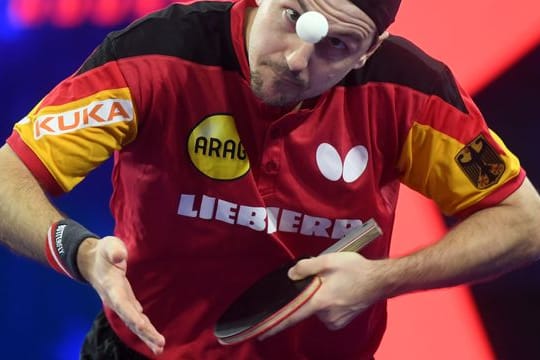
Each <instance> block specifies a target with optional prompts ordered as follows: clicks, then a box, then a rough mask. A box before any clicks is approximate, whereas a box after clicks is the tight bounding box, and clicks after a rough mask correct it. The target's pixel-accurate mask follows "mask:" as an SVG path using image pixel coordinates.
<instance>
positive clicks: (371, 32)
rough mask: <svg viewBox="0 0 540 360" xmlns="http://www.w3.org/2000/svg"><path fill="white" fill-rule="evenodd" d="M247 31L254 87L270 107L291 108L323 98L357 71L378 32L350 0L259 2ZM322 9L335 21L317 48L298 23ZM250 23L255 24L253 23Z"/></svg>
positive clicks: (252, 84)
mask: <svg viewBox="0 0 540 360" xmlns="http://www.w3.org/2000/svg"><path fill="white" fill-rule="evenodd" d="M258 4H259V7H258V8H257V10H256V12H254V13H255V14H254V16H253V18H252V22H251V26H249V25H248V28H247V32H246V34H247V52H248V59H249V65H250V71H251V87H252V90H253V92H254V93H255V95H256V96H257V97H259V98H260V99H261V100H262V101H264V102H265V103H267V104H270V105H275V106H286V105H292V104H296V103H298V102H300V101H302V100H304V99H309V98H312V97H314V96H317V95H320V94H321V93H323V92H325V91H326V90H327V89H329V88H330V87H332V86H334V85H335V84H337V83H338V82H339V81H341V80H342V79H343V77H345V75H346V74H347V73H348V72H349V71H350V70H352V69H354V68H357V67H360V66H362V64H363V62H362V56H363V55H365V54H366V52H367V51H368V50H369V48H370V46H371V45H372V43H373V39H374V37H375V34H376V29H375V24H374V23H373V21H372V20H371V19H370V18H369V17H368V16H367V15H366V14H365V13H364V12H363V11H361V10H360V9H359V8H358V7H356V6H355V5H353V4H352V3H351V2H350V1H348V0H259V2H258ZM306 11H318V12H320V13H321V14H323V15H324V16H325V17H326V19H327V20H328V23H329V30H328V35H327V36H326V37H325V38H324V39H322V40H321V41H320V42H318V43H316V44H310V43H307V42H304V41H302V40H301V39H300V38H299V37H298V35H297V34H296V31H295V25H296V20H297V19H298V17H299V16H300V15H301V14H303V13H304V12H306ZM248 24H249V22H248Z"/></svg>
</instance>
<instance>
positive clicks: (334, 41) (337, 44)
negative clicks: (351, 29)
mask: <svg viewBox="0 0 540 360" xmlns="http://www.w3.org/2000/svg"><path fill="white" fill-rule="evenodd" d="M327 41H328V44H329V45H330V46H331V47H333V48H335V49H339V50H344V49H346V48H347V45H346V44H345V43H344V42H343V41H341V40H340V39H338V38H335V37H329V38H327Z"/></svg>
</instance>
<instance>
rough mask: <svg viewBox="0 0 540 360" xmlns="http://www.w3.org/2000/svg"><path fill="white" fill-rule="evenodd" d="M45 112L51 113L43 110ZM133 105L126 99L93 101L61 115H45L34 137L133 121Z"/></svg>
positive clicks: (36, 127)
mask: <svg viewBox="0 0 540 360" xmlns="http://www.w3.org/2000/svg"><path fill="white" fill-rule="evenodd" d="M43 110H45V111H42V113H43V112H51V111H50V109H47V108H45V109H43ZM133 115H134V113H133V105H132V103H131V101H129V100H124V99H108V100H101V101H93V102H91V103H90V104H88V105H86V106H82V107H78V108H75V109H73V110H67V111H64V112H61V113H50V114H43V115H40V116H38V117H37V119H36V121H35V124H34V137H35V138H36V139H39V138H40V137H42V136H45V135H60V134H64V133H68V132H73V131H76V130H79V129H84V128H88V127H96V126H106V125H109V124H113V123H117V122H122V121H131V120H133Z"/></svg>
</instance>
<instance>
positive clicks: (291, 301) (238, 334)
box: [214, 219, 382, 345]
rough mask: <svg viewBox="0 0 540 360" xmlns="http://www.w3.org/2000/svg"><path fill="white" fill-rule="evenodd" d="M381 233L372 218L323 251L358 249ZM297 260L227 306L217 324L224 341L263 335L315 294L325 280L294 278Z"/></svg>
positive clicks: (227, 343)
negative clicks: (289, 272)
mask: <svg viewBox="0 0 540 360" xmlns="http://www.w3.org/2000/svg"><path fill="white" fill-rule="evenodd" d="M381 234H382V231H381V229H380V228H379V226H378V225H377V223H376V222H375V220H373V219H370V220H368V221H366V222H365V223H364V224H363V225H362V226H360V227H358V228H356V229H354V230H352V231H351V232H350V233H349V234H347V235H346V236H344V237H343V238H342V239H341V240H339V241H337V242H336V243H334V244H333V245H332V246H330V247H328V248H327V249H326V250H324V251H323V252H322V253H321V254H320V255H322V254H329V253H333V252H342V251H353V252H357V251H359V250H360V249H362V248H363V247H364V246H366V245H367V244H369V243H370V242H371V241H373V240H374V239H376V238H377V237H378V236H379V235H381ZM294 264H295V262H293V263H289V264H286V265H284V266H282V267H280V268H278V269H276V270H275V271H272V272H270V273H269V274H267V275H265V276H264V277H262V278H261V279H260V280H258V281H257V282H255V284H253V285H252V286H251V287H249V288H248V289H247V290H246V291H245V292H244V293H243V294H242V295H240V297H238V298H237V299H236V300H235V301H234V302H233V303H232V304H231V305H230V306H229V308H227V310H226V311H225V312H224V313H223V315H222V316H221V317H220V318H219V320H218V322H217V323H216V326H215V328H214V335H215V336H216V338H217V339H218V341H219V342H220V343H221V344H223V345H231V344H236V343H239V342H242V341H245V340H248V339H251V338H254V337H257V336H260V335H261V334H263V333H264V332H266V331H268V330H269V329H271V328H273V327H274V326H276V325H277V324H279V323H280V322H281V321H283V320H284V319H286V318H287V317H288V316H290V315H291V314H292V313H294V312H295V311H296V310H297V309H298V308H299V307H300V306H302V305H303V304H304V303H305V302H306V301H308V300H309V299H310V298H311V297H312V296H313V294H315V292H316V291H317V290H318V289H319V287H320V286H321V284H322V282H321V279H320V278H319V277H318V276H316V275H314V276H309V277H307V278H304V279H302V280H298V281H294V280H291V279H290V278H289V276H288V271H289V269H290V268H291V267H292V266H293V265H294Z"/></svg>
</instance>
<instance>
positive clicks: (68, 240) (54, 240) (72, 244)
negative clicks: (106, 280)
mask: <svg viewBox="0 0 540 360" xmlns="http://www.w3.org/2000/svg"><path fill="white" fill-rule="evenodd" d="M88 238H94V239H95V240H97V239H98V238H99V237H98V236H97V235H95V234H94V233H92V232H90V231H89V230H88V229H86V228H85V227H84V226H82V225H81V224H79V223H77V222H76V221H74V220H71V219H63V220H60V221H57V222H55V223H54V224H52V225H51V226H50V227H49V231H48V232H47V240H46V246H45V253H46V256H47V260H48V262H49V264H50V265H51V266H52V267H53V268H54V269H55V270H57V271H58V272H60V273H62V274H65V275H67V276H69V277H71V278H73V279H75V280H79V281H81V282H86V280H85V277H84V276H83V275H82V274H81V272H80V271H79V266H78V263H79V256H78V254H79V247H80V246H81V244H83V243H84V242H85V240H86V239H88ZM89 245H90V244H89ZM87 246H88V245H85V250H88V249H87Z"/></svg>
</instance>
